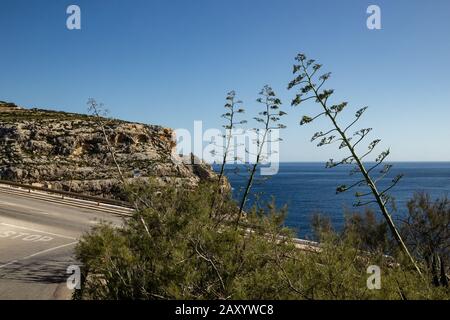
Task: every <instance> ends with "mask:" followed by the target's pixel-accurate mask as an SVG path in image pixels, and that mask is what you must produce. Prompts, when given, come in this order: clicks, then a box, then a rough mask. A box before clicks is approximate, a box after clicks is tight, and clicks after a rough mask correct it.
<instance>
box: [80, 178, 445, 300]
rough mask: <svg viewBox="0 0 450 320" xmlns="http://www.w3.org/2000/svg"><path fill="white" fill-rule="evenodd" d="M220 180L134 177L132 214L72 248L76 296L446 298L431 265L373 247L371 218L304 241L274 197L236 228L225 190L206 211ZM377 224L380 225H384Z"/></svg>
mask: <svg viewBox="0 0 450 320" xmlns="http://www.w3.org/2000/svg"><path fill="white" fill-rule="evenodd" d="M215 186H216V185H215V184H212V183H209V184H201V185H200V186H199V187H198V188H197V189H195V190H194V191H193V190H188V189H184V188H178V189H177V188H174V187H171V186H161V185H160V184H158V183H156V182H155V181H150V182H149V183H147V184H140V185H134V186H131V189H132V190H131V194H132V196H131V197H132V199H133V200H134V202H135V203H136V204H137V205H138V207H139V210H138V211H137V212H136V213H135V216H134V217H133V218H132V219H129V220H127V221H126V222H125V225H124V227H123V228H117V227H113V226H111V225H100V226H98V227H96V228H95V229H93V230H92V231H91V232H89V233H88V234H86V235H85V236H84V237H83V238H82V239H81V241H80V243H79V245H78V246H77V248H76V255H77V259H78V260H79V261H81V262H82V264H83V266H84V268H83V269H82V272H83V278H84V281H83V286H82V289H81V290H80V291H78V292H77V294H76V295H75V298H80V299H402V298H403V299H437V298H447V299H448V298H449V292H448V289H446V288H443V287H440V288H438V287H435V286H433V285H432V284H431V283H432V282H431V277H429V276H428V274H426V275H425V277H424V278H420V277H418V275H417V273H416V272H415V271H414V269H411V268H409V267H403V266H407V265H408V264H403V260H402V257H401V256H398V257H396V258H397V259H398V260H397V261H394V259H393V258H387V257H386V256H385V255H384V254H383V253H382V250H379V247H377V246H367V243H365V241H364V239H363V238H361V237H360V232H361V230H363V229H364V228H363V229H361V228H360V227H359V226H366V227H368V226H367V225H366V224H365V223H359V222H358V223H357V224H355V219H354V218H353V219H350V220H349V221H352V223H351V224H350V222H349V224H348V227H347V228H346V229H345V232H344V233H343V234H338V233H336V232H334V231H332V230H331V228H328V229H322V232H321V235H320V240H321V245H320V247H319V248H316V247H310V248H309V249H310V250H299V249H298V248H296V246H295V243H294V242H293V232H292V230H290V229H289V228H286V227H285V226H284V224H283V221H284V216H285V210H279V209H276V208H275V207H274V205H272V204H269V205H268V206H267V207H266V208H263V209H261V208H259V209H258V208H253V209H252V210H251V211H250V212H248V214H247V217H246V219H245V225H246V226H241V227H239V228H236V227H235V224H234V223H233V221H235V219H234V218H235V217H236V216H235V215H236V214H238V206H237V204H236V203H235V202H234V201H233V200H231V198H230V195H228V194H224V195H223V198H222V199H221V202H220V205H219V206H216V208H215V210H216V218H214V219H212V218H210V210H211V203H212V202H211V201H212V200H213V195H214V193H215V191H216V190H215V188H216V187H215ZM216 201H217V199H216ZM350 225H351V227H350ZM355 226H357V227H355ZM370 228H373V227H372V226H370ZM370 228H369V229H370ZM147 230H148V232H147ZM245 230H247V231H245ZM373 230H374V231H373V232H375V234H378V232H380V233H382V232H381V231H379V230H382V228H381V227H374V229H373ZM373 248H375V249H374V250H372V249H373ZM369 265H378V266H380V268H381V270H382V287H381V289H380V290H369V289H368V288H367V285H366V281H367V278H368V276H369V274H367V267H368V266H369Z"/></svg>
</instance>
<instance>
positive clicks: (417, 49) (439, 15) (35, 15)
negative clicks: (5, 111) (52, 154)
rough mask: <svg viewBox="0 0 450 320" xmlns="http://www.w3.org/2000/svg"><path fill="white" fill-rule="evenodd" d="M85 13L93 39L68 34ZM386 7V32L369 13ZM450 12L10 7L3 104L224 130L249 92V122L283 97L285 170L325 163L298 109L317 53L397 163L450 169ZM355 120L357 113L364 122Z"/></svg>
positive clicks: (111, 2)
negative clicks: (289, 165)
mask: <svg viewBox="0 0 450 320" xmlns="http://www.w3.org/2000/svg"><path fill="white" fill-rule="evenodd" d="M70 4H77V5H79V6H80V7H81V14H82V15H81V16H82V30H74V31H69V30H67V28H66V18H67V14H66V8H67V7H68V6H69V5H70ZM370 4H376V5H378V6H380V8H381V21H382V30H368V29H367V27H366V19H367V17H368V14H367V13H366V9H367V7H368V6H369V5H370ZM449 33H450V1H448V0H434V1H406V0H404V1H400V0H390V1H377V0H373V1H364V0H346V1H331V0H330V1H301V0H292V1H291V0H278V1H275V0H272V1H269V0H258V1H257V0H226V1H225V0H221V1H218V0H195V1H190V0H184V1H182V0H177V1H174V0H158V1H148V0H146V1H144V0H142V1H141V0H139V1H136V0H130V1H124V0H123V1H118V0H108V1H106V0H89V1H83V0H72V1H62V0H59V1H44V0H1V1H0V39H1V47H2V48H1V49H0V52H1V54H0V70H1V74H2V76H1V77H0V100H6V101H13V102H16V103H17V104H19V105H23V106H27V107H46V108H50V109H58V110H64V111H71V112H83V113H85V112H86V101H87V99H88V98H89V97H95V98H96V99H98V100H100V101H102V102H104V103H105V104H106V105H107V106H108V108H109V109H110V110H111V114H112V116H114V117H118V118H122V119H126V120H130V121H139V122H144V123H149V124H160V125H164V126H168V127H172V128H187V129H192V128H193V122H194V120H202V121H203V125H204V128H205V129H207V128H219V127H220V125H221V120H220V118H219V115H220V114H221V113H222V111H223V104H224V98H225V94H226V92H227V91H229V90H232V89H234V90H236V91H237V93H238V95H239V97H240V98H241V99H242V100H243V101H244V103H245V107H246V109H247V115H248V116H249V117H251V116H253V114H254V113H256V112H257V104H256V103H255V102H254V100H255V99H256V98H257V93H258V92H259V89H260V88H261V87H262V86H263V85H265V84H270V85H272V87H273V88H274V89H275V91H276V92H278V94H279V96H280V97H281V99H282V100H283V102H284V110H285V111H286V112H288V114H289V115H288V117H287V118H286V121H285V124H286V125H287V126H288V128H287V129H286V130H284V131H283V132H282V137H283V138H284V142H283V144H282V146H281V151H280V155H281V159H282V160H283V161H296V160H299V161H324V160H327V159H328V158H330V157H333V156H335V150H334V148H333V147H326V148H323V149H322V148H316V147H315V145H314V144H312V143H310V142H309V140H310V137H311V135H312V134H313V133H314V132H315V131H318V130H324V129H326V128H327V123H326V122H323V121H319V122H317V123H315V124H312V126H311V127H309V128H308V127H306V128H305V127H299V125H298V121H299V119H300V117H301V116H302V115H303V114H312V113H313V112H314V110H315V109H316V108H317V106H315V105H313V104H307V105H305V106H303V107H298V108H292V107H290V103H289V102H290V100H291V98H292V97H293V95H294V92H290V91H287V90H286V85H287V83H288V82H289V81H290V80H291V76H292V75H291V68H292V63H293V58H294V56H295V55H296V54H297V53H298V52H305V53H306V54H307V55H308V56H310V57H312V58H315V59H316V60H318V61H319V62H320V63H322V64H324V70H325V69H326V70H329V71H331V72H332V73H333V75H332V80H330V86H331V87H333V88H334V89H335V90H336V94H335V99H336V102H340V101H341V100H346V101H349V103H350V104H349V108H354V109H356V108H359V107H362V106H365V105H368V106H369V107H370V109H369V110H368V112H367V113H366V118H365V120H364V121H363V123H362V125H367V126H370V127H373V128H374V131H373V134H372V137H374V138H376V137H379V138H381V139H382V141H383V146H384V147H391V151H392V157H391V160H397V161H402V160H407V161H413V160H420V161H436V160H437V161H450V148H449V138H450V126H449V119H450V78H449V71H450V63H449V61H448V59H449V57H450V41H449ZM352 113H353V112H350V115H351V114H352Z"/></svg>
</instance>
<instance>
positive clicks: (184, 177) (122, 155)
mask: <svg viewBox="0 0 450 320" xmlns="http://www.w3.org/2000/svg"><path fill="white" fill-rule="evenodd" d="M98 120H99V118H96V117H92V116H88V115H81V114H73V113H66V112H55V111H49V110H42V109H24V108H20V107H18V106H16V105H14V104H12V103H5V102H0V179H1V180H10V181H15V182H20V183H23V184H34V185H39V186H43V187H47V188H53V189H58V190H64V191H72V192H81V193H85V194H89V195H95V196H103V197H108V198H116V199H120V198H121V197H122V193H121V188H120V183H119V182H118V181H119V179H118V178H119V175H118V172H117V171H118V170H117V168H116V165H115V163H114V161H113V158H112V156H111V152H110V148H108V145H107V144H106V142H105V135H104V134H103V130H102V125H101V124H100V122H99V121H98ZM103 120H104V121H105V122H104V123H105V124H106V125H105V126H104V127H105V128H106V134H107V136H108V139H109V141H110V144H111V146H112V147H113V149H114V154H115V157H116V160H117V163H118V164H119V166H120V168H121V170H122V171H123V175H124V176H125V177H126V178H127V179H130V180H133V179H145V178H146V177H157V178H158V179H159V180H160V181H161V182H164V183H174V184H184V183H186V184H188V185H191V186H193V185H196V184H197V183H198V182H199V181H200V180H201V179H214V177H215V174H214V173H213V171H212V170H211V168H210V167H209V166H208V165H205V164H200V165H194V164H191V162H190V161H186V159H185V158H182V157H180V156H178V155H176V154H174V152H173V151H174V147H175V144H174V142H173V138H172V135H173V131H172V130H171V129H168V128H163V127H160V126H153V125H145V124H140V123H131V122H126V121H121V120H115V119H103ZM189 160H190V157H189Z"/></svg>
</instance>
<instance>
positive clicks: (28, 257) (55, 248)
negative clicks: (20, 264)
mask: <svg viewBox="0 0 450 320" xmlns="http://www.w3.org/2000/svg"><path fill="white" fill-rule="evenodd" d="M77 243H78V241H74V242H71V243H67V244H63V245H60V246H57V247H54V248H50V249H46V250H42V251H39V252H36V253H33V254H31V255H29V256H27V257H25V258H22V259H20V260H26V259H30V258H33V257H35V256H38V255H40V254H43V253H47V252H50V251H55V250H58V249H61V248H64V247H68V246H72V245H74V244H77Z"/></svg>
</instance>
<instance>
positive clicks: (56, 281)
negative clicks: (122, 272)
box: [0, 188, 123, 300]
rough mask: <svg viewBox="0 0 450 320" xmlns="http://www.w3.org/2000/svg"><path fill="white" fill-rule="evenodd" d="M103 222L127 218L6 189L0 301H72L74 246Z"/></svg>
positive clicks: (0, 198) (0, 195) (0, 223)
mask: <svg viewBox="0 0 450 320" xmlns="http://www.w3.org/2000/svg"><path fill="white" fill-rule="evenodd" d="M100 221H108V222H112V223H113V224H117V225H120V224H121V223H122V221H123V218H122V217H120V216H118V215H114V214H110V213H106V212H99V211H96V210H94V209H90V208H80V207H73V206H70V205H68V204H60V203H55V202H48V201H44V200H38V199H34V198H28V197H26V195H23V194H20V193H19V194H13V193H10V192H3V191H2V188H0V299H39V300H40V299H45V300H47V299H70V297H71V290H70V289H68V287H67V285H66V283H67V279H68V277H69V276H70V274H68V273H67V268H68V267H69V266H71V265H77V262H76V261H74V259H73V250H74V247H75V245H76V243H77V241H78V239H79V238H80V236H81V235H82V234H83V233H84V232H86V231H88V230H89V229H90V228H91V227H92V226H94V225H95V224H98V223H99V222H100Z"/></svg>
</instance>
